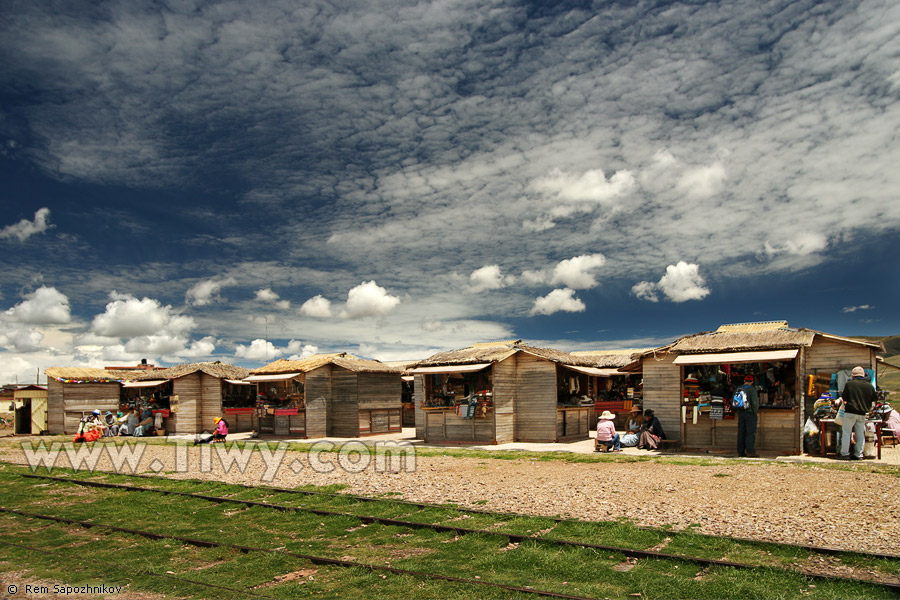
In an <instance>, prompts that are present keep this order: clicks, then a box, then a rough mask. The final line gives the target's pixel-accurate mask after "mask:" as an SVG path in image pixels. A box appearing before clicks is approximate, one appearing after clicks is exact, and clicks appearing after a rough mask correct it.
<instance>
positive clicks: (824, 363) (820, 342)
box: [805, 336, 875, 375]
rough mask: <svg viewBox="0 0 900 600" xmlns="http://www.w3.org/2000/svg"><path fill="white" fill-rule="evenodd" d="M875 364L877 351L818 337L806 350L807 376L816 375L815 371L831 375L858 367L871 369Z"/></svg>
mask: <svg viewBox="0 0 900 600" xmlns="http://www.w3.org/2000/svg"><path fill="white" fill-rule="evenodd" d="M873 364H875V351H874V349H872V348H868V347H865V346H854V345H851V344H845V343H842V342H839V341H837V340H829V339H827V338H823V337H820V336H816V338H815V340H813V345H812V346H811V347H810V348H808V349H807V350H806V365H805V366H806V373H805V375H809V374H812V373H814V372H815V369H819V370H821V371H828V372H829V373H833V372H835V371H840V370H843V369H847V370H850V369H852V368H853V367H857V366H859V367H863V368H865V369H871V368H872V365H873Z"/></svg>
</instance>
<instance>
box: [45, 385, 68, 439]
mask: <svg viewBox="0 0 900 600" xmlns="http://www.w3.org/2000/svg"><path fill="white" fill-rule="evenodd" d="M65 403H66V401H65V398H64V396H63V384H62V383H60V382H59V381H57V380H55V379H50V378H48V381H47V428H48V430H49V431H50V433H56V434H58V433H65V432H66V406H65Z"/></svg>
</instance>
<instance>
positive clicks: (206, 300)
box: [185, 277, 237, 306]
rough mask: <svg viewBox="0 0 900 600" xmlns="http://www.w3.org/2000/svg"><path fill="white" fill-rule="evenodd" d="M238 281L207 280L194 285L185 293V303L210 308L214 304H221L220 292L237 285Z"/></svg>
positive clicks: (228, 279)
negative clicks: (224, 288)
mask: <svg viewBox="0 0 900 600" xmlns="http://www.w3.org/2000/svg"><path fill="white" fill-rule="evenodd" d="M236 283H237V281H236V280H235V279H234V277H228V278H226V279H220V280H216V279H207V280H206V281H200V282H198V283H196V284H194V285H193V286H192V287H191V288H190V289H188V291H187V292H186V293H185V302H186V303H187V304H191V305H193V306H208V305H210V304H213V303H214V302H221V301H222V298H221V296H219V292H220V291H221V289H222V288H223V287H226V286H230V285H235V284H236Z"/></svg>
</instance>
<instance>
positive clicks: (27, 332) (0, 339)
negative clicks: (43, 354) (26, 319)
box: [0, 322, 44, 362]
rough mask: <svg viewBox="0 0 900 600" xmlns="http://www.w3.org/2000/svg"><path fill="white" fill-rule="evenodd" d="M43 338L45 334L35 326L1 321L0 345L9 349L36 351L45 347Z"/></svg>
mask: <svg viewBox="0 0 900 600" xmlns="http://www.w3.org/2000/svg"><path fill="white" fill-rule="evenodd" d="M43 339H44V335H43V334H42V333H41V332H39V331H38V330H37V329H35V328H34V327H28V326H25V325H17V324H14V323H4V322H0V346H2V347H3V348H6V349H7V350H10V351H14V352H36V351H38V350H42V349H43V348H42V346H41V342H42V341H43ZM0 362H2V361H0Z"/></svg>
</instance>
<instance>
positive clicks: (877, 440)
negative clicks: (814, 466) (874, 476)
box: [819, 419, 883, 460]
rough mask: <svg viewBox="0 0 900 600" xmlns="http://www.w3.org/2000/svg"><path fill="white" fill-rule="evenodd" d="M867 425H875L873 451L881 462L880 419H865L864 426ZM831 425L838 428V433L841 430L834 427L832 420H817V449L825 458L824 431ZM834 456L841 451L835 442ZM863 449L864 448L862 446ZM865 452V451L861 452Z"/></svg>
mask: <svg viewBox="0 0 900 600" xmlns="http://www.w3.org/2000/svg"><path fill="white" fill-rule="evenodd" d="M869 423H873V424H874V425H875V449H876V455H877V457H878V460H881V426H882V424H883V423H882V421H881V419H866V425H868V424H869ZM829 424H830V425H833V426H834V427H836V428H838V429H837V430H838V431H841V430H842V427H843V426H839V425H836V424H835V422H834V419H819V448H820V449H821V454H822V456H825V454H826V452H825V430H826V429H827V428H828V425H829ZM835 446H836V448H835V450H836V451H835V454H837V455H838V456H840V454H841V451H840V447H837V442H835ZM863 448H865V446H863ZM863 452H865V450H863Z"/></svg>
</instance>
